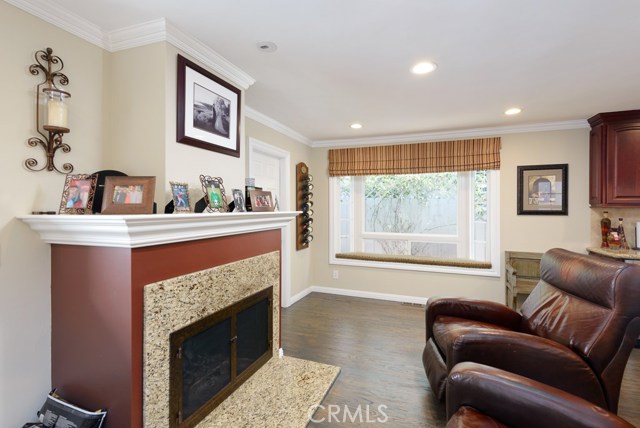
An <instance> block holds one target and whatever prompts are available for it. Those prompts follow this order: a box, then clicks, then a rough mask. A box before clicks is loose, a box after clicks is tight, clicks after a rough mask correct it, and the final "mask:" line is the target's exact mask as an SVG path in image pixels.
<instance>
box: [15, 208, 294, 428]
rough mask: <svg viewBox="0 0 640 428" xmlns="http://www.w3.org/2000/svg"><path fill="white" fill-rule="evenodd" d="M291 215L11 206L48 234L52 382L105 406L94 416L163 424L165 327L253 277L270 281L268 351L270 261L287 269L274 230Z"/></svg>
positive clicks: (261, 283)
mask: <svg viewBox="0 0 640 428" xmlns="http://www.w3.org/2000/svg"><path fill="white" fill-rule="evenodd" d="M295 216H296V213H295V212H265V213H227V214H225V215H210V214H172V215H124V216H121V215H111V216H78V215H56V216H42V215H32V216H23V217H20V219H21V220H22V221H23V222H25V223H26V224H28V225H29V226H30V227H31V228H32V229H33V230H34V231H35V232H37V233H38V234H39V235H40V237H41V238H42V239H43V240H44V241H45V242H47V243H49V244H51V312H52V320H51V321H52V322H51V324H52V325H51V371H52V376H51V382H52V385H54V386H55V387H57V388H58V391H59V392H60V394H61V395H63V396H64V397H66V398H67V399H69V400H70V401H72V402H74V403H75V404H77V405H79V406H81V407H85V408H107V409H109V414H108V417H107V419H106V421H105V426H104V428H122V427H127V428H156V427H168V426H169V424H170V419H171V417H170V415H169V403H170V399H169V378H170V373H169V361H170V352H169V348H170V346H169V337H170V335H171V334H172V333H173V332H174V331H177V330H180V329H182V328H183V327H185V326H187V325H190V324H193V323H195V322H197V321H199V320H200V319H203V318H206V317H207V316H209V315H210V314H212V313H214V312H217V311H219V310H221V309H223V308H225V307H228V306H230V305H231V304H233V303H235V302H237V301H241V300H243V299H244V298H246V297H249V296H252V295H254V294H255V293H258V292H260V291H262V290H265V289H272V290H273V302H274V304H273V310H272V319H273V322H272V330H273V336H272V339H271V341H272V344H273V345H272V346H273V353H275V352H276V350H277V349H278V348H279V347H280V337H279V316H280V313H279V307H280V305H279V302H280V273H281V269H282V272H283V274H284V273H285V272H287V270H288V269H287V267H286V263H288V262H287V257H286V256H285V257H283V259H282V262H283V265H282V266H281V264H280V262H281V250H283V251H284V253H285V254H287V251H288V250H287V249H286V248H284V247H281V244H282V245H283V246H285V245H287V248H288V244H286V243H288V241H289V239H288V238H286V237H281V233H280V232H281V229H282V228H284V227H286V226H287V225H288V224H289V223H290V222H291V220H293V219H294V218H295ZM274 360H276V359H274V358H271V359H270V360H269V362H268V363H267V364H266V365H265V366H263V367H262V369H261V370H258V371H257V372H256V373H255V374H254V376H252V378H251V379H249V381H248V382H245V384H244V385H243V387H246V386H247V384H251V385H252V384H253V383H252V382H251V381H252V379H254V378H255V377H256V376H259V375H260V374H261V373H263V371H264V369H265V368H267V367H268V366H270V365H269V364H270V363H272V362H273V361H274ZM247 370H249V369H247ZM245 371H246V370H245ZM260 379H261V381H263V382H265V383H267V382H269V383H270V382H272V378H265V377H264V376H260ZM245 389H246V388H238V389H237V390H236V391H235V392H234V393H233V394H231V396H230V397H228V399H227V400H225V401H224V402H223V403H221V404H220V405H219V406H218V407H216V408H215V409H214V410H213V412H211V413H210V415H209V416H208V418H209V419H211V418H216V419H218V420H220V419H224V415H221V414H220V412H219V411H220V410H221V409H223V408H226V406H225V403H228V402H234V396H236V395H238V394H239V393H242V392H243V390H245ZM254 409H255V406H254ZM241 413H242V409H240V410H239V411H238V410H236V409H235V408H234V410H233V412H232V413H227V414H241ZM198 426H201V427H205V426H211V423H209V424H208V425H207V418H205V419H204V420H203V421H201V422H200V423H199V424H198Z"/></svg>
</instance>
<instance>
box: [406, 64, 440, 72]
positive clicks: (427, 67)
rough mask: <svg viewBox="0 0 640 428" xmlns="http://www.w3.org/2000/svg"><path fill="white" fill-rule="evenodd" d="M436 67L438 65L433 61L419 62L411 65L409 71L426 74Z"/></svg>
mask: <svg viewBox="0 0 640 428" xmlns="http://www.w3.org/2000/svg"><path fill="white" fill-rule="evenodd" d="M436 68H438V66H437V65H436V64H435V63H433V62H420V63H418V64H416V65H414V66H413V68H412V69H411V72H412V73H414V74H427V73H431V72H432V71H433V70H435V69H436Z"/></svg>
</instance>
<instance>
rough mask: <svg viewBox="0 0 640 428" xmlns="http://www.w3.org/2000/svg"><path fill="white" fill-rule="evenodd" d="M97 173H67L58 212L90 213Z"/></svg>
mask: <svg viewBox="0 0 640 428" xmlns="http://www.w3.org/2000/svg"><path fill="white" fill-rule="evenodd" d="M97 183H98V176H97V175H95V174H94V175H88V174H67V176H66V178H65V180H64V188H63V189H62V198H61V200H60V210H59V211H58V212H59V213H60V214H92V213H93V209H92V208H93V199H94V197H95V193H96V186H97Z"/></svg>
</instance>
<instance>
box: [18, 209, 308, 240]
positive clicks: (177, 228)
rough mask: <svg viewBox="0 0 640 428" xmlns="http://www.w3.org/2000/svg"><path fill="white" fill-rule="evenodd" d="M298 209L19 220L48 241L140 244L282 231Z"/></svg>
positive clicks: (58, 216)
mask: <svg viewBox="0 0 640 428" xmlns="http://www.w3.org/2000/svg"><path fill="white" fill-rule="evenodd" d="M297 214H299V213H298V212H297V211H276V212H243V213H203V214H194V213H191V214H148V215H147V214H143V215H140V214H136V215H68V214H61V215H26V216H20V217H18V219H20V220H22V221H23V222H24V223H26V224H27V225H29V227H30V228H31V229H32V230H33V231H35V232H36V233H38V234H39V235H40V238H41V239H42V240H43V241H44V242H47V243H49V244H66V245H92V246H103V247H125V248H139V247H148V246H153V245H162V244H170V243H174V242H183V241H192V240H196V239H207V238H215V237H219V236H228V235H237V234H242V233H251V232H259V231H264V230H271V229H282V228H284V227H285V226H287V225H288V224H289V222H290V221H292V220H293V219H294V218H295V217H296V215H297Z"/></svg>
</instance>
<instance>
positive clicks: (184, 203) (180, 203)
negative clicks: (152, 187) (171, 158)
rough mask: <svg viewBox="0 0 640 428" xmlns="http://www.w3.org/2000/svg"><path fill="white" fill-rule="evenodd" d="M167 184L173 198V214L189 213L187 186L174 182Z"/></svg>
mask: <svg viewBox="0 0 640 428" xmlns="http://www.w3.org/2000/svg"><path fill="white" fill-rule="evenodd" d="M169 184H170V185H171V196H172V197H173V212H174V213H190V212H191V201H190V200H189V185H188V184H187V183H178V182H175V181H170V182H169Z"/></svg>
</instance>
